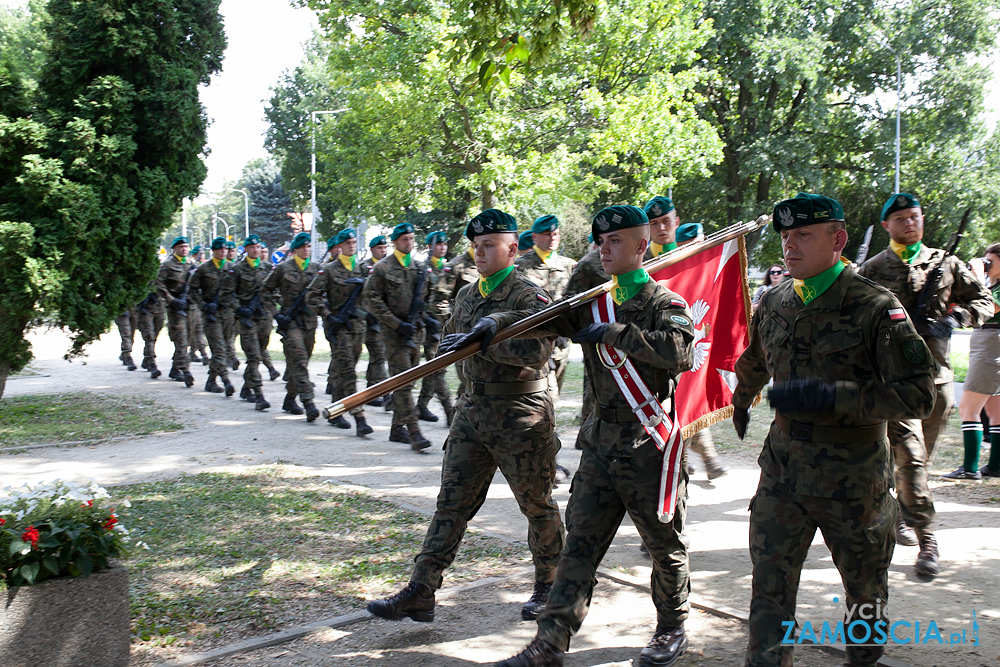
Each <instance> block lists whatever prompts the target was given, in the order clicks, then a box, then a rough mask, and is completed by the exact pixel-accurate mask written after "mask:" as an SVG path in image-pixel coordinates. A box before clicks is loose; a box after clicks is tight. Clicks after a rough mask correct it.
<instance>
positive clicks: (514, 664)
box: [493, 637, 564, 667]
mask: <svg viewBox="0 0 1000 667" xmlns="http://www.w3.org/2000/svg"><path fill="white" fill-rule="evenodd" d="M563 655H564V654H563V652H562V651H560V650H559V649H557V648H556V647H555V646H553V645H552V644H550V643H548V642H547V641H545V640H544V639H538V638H537V637H536V638H535V639H533V640H532V642H531V643H530V644H528V645H527V646H525V647H524V650H523V651H521V652H520V653H518V654H517V655H515V656H514V657H513V658H507V659H506V660H501V661H500V662H498V663H496V664H495V665H493V667H563Z"/></svg>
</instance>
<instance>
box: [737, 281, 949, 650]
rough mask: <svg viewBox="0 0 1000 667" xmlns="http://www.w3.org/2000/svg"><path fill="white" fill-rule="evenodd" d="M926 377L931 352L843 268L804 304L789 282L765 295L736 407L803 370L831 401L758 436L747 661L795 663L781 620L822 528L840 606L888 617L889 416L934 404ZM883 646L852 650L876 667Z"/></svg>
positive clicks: (879, 293) (791, 613) (779, 419)
mask: <svg viewBox="0 0 1000 667" xmlns="http://www.w3.org/2000/svg"><path fill="white" fill-rule="evenodd" d="M894 318H895V319H894ZM933 373H934V369H933V363H932V361H931V358H930V352H928V350H927V347H926V346H925V345H924V342H923V341H922V340H921V338H920V336H919V335H918V334H917V332H916V330H915V329H914V328H913V325H912V324H911V322H910V320H909V318H907V317H905V316H903V311H902V310H901V309H900V308H899V302H898V301H896V299H895V298H894V297H893V296H892V294H890V293H889V292H888V291H886V290H884V289H882V288H881V287H878V286H877V285H875V284H874V283H872V282H870V281H868V280H866V279H864V278H861V277H858V276H857V273H856V272H855V271H854V269H852V268H850V267H845V268H844V269H843V271H842V272H841V274H840V275H839V277H837V278H836V280H835V281H834V283H833V284H832V285H831V286H830V287H829V288H828V289H827V290H826V291H825V292H823V293H822V294H820V295H819V296H818V297H816V298H815V299H814V300H812V301H810V302H809V304H808V305H803V302H802V299H800V298H799V296H798V295H797V294H796V293H795V292H794V290H793V283H792V281H791V280H786V281H785V282H783V283H782V284H780V285H778V286H777V287H774V288H773V289H770V290H768V291H767V292H766V293H765V294H764V295H763V297H761V301H760V306H759V307H758V308H757V311H756V312H755V313H754V316H753V320H752V321H751V324H750V343H749V346H748V347H747V349H746V351H745V352H744V353H743V355H742V356H741V357H740V359H739V361H737V363H736V376H737V379H738V386H737V387H736V392H735V394H734V395H733V405H734V407H735V408H736V409H748V408H749V406H750V404H751V403H752V401H753V400H754V397H755V396H756V395H757V394H758V392H760V390H761V389H762V388H763V387H764V386H765V385H766V384H767V382H768V380H769V379H772V378H773V380H774V383H775V385H776V386H777V385H779V384H781V383H784V382H786V381H788V380H791V379H795V378H808V377H814V378H818V379H819V380H821V381H824V382H828V383H833V382H835V383H836V404H835V407H834V409H833V411H832V412H829V413H816V414H789V415H783V414H782V413H780V412H778V413H776V414H775V419H774V422H773V423H772V424H771V430H770V432H769V434H768V436H767V439H766V440H765V441H764V448H763V450H762V451H761V454H760V457H759V459H758V463H759V464H760V467H761V477H760V484H759V486H758V489H757V494H756V495H755V496H754V498H753V500H752V501H751V503H750V511H751V515H750V558H751V561H752V562H753V594H752V599H751V602H750V644H749V647H748V649H747V660H746V664H747V665H753V666H756V665H790V664H791V662H792V647H791V646H790V645H782V644H781V640H782V637H783V635H784V626H782V622H784V621H792V622H793V621H794V620H795V598H796V594H797V592H798V584H799V576H800V572H801V569H802V563H803V561H804V559H805V557H806V554H807V552H808V549H809V545H810V543H811V542H812V539H813V535H814V534H815V532H816V529H817V528H819V529H820V530H821V531H822V533H823V538H824V540H825V541H826V544H827V546H828V547H829V549H830V552H831V553H832V555H833V562H834V563H835V564H836V565H837V569H838V570H839V571H840V575H841V577H842V579H843V582H844V588H845V590H846V593H847V596H846V598H847V600H846V603H847V607H848V608H851V607H852V605H855V604H859V605H864V604H866V603H871V604H872V605H875V603H876V600H879V599H880V600H881V604H880V609H881V610H882V616H883V619H884V616H885V604H886V602H887V601H888V595H889V588H888V566H889V560H890V559H891V558H892V552H893V547H894V546H895V530H894V527H895V522H896V517H897V506H896V502H895V500H894V499H893V497H892V495H891V494H889V492H888V491H889V488H890V487H891V486H892V469H891V461H892V459H891V457H890V453H889V443H888V440H887V439H886V429H885V422H886V420H887V419H900V418H920V417H923V416H925V415H926V414H927V413H928V412H929V411H930V409H931V406H932V404H933V400H934V380H933ZM800 419H801V420H803V422H799V421H792V420H800ZM874 616H875V614H874V613H872V614H870V615H869V618H863V617H859V615H858V614H855V616H854V617H852V618H849V619H847V621H845V625H846V624H847V623H848V622H850V621H855V620H859V621H865V622H866V624H868V625H869V626H871V625H872V624H873V623H874V622H875V621H876V620H878V619H877V618H875V617H874ZM856 634H858V633H856ZM873 636H874V635H873ZM883 650H884V647H876V646H864V647H857V646H849V647H848V649H847V655H848V659H849V661H850V664H852V665H873V664H875V662H876V661H877V660H878V659H879V657H880V656H881V655H882V653H883Z"/></svg>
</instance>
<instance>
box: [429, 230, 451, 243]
mask: <svg viewBox="0 0 1000 667" xmlns="http://www.w3.org/2000/svg"><path fill="white" fill-rule="evenodd" d="M447 242H448V235H447V234H445V233H444V232H442V231H437V232H431V233H430V234H428V235H427V236H425V237H424V243H426V244H427V245H434V244H435V243H447Z"/></svg>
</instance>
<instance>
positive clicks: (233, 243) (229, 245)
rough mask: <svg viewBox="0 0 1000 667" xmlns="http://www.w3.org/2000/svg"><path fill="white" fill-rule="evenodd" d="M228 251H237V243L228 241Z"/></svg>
mask: <svg viewBox="0 0 1000 667" xmlns="http://www.w3.org/2000/svg"><path fill="white" fill-rule="evenodd" d="M226 250H236V243H235V242H233V241H226Z"/></svg>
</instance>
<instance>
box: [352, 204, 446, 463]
mask: <svg viewBox="0 0 1000 667" xmlns="http://www.w3.org/2000/svg"><path fill="white" fill-rule="evenodd" d="M391 239H392V242H393V244H394V245H395V250H394V251H393V253H392V254H391V255H389V256H387V257H384V258H383V259H382V260H381V261H380V262H378V264H376V265H375V270H374V271H373V272H372V274H371V276H370V277H369V278H368V282H367V283H366V284H365V288H364V299H365V304H366V305H367V310H368V312H370V313H371V314H372V315H374V316H375V317H377V318H378V320H379V323H380V324H381V325H382V340H384V341H385V347H386V352H387V353H388V355H389V375H397V374H399V373H402V372H403V371H406V370H409V369H411V368H413V367H414V366H416V365H417V364H419V363H420V345H421V344H423V342H424V335H425V333H426V331H425V325H424V320H423V317H422V315H421V313H420V312H417V313H416V314H414V316H413V318H412V320H411V317H410V316H411V309H412V307H413V303H414V301H415V298H414V293H415V292H417V290H418V286H419V294H417V295H416V299H418V300H419V301H422V302H424V303H426V299H427V284H428V281H427V268H426V267H425V266H424V265H423V264H421V263H420V262H419V261H417V260H415V259H413V258H412V257H411V255H410V252H411V251H412V250H413V246H414V244H415V243H416V236H415V235H414V232H413V225H411V224H409V223H405V222H404V223H401V224H398V225H396V227H395V228H394V229H393V230H392V235H391ZM420 310H421V311H422V306H421V308H420ZM412 392H413V385H412V384H408V385H406V386H403V387H400V388H399V389H397V390H396V391H395V392H393V395H392V403H393V408H392V410H393V411H392V428H391V429H390V431H389V440H390V441H391V442H403V443H409V444H410V447H411V448H412V449H414V450H421V449H426V448H427V447H430V445H431V443H430V441H428V440H427V438H425V437H424V436H423V434H422V433H421V432H420V425H419V424H418V423H417V411H416V410H415V409H414V407H413V393H412Z"/></svg>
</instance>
